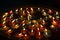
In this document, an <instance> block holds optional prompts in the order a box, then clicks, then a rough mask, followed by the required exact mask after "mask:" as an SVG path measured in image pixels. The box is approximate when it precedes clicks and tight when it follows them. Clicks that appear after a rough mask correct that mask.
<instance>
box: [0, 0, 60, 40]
mask: <svg viewBox="0 0 60 40" xmlns="http://www.w3.org/2000/svg"><path fill="white" fill-rule="evenodd" d="M40 6H43V7H49V8H53V9H55V10H58V11H60V1H59V0H36V1H34V0H25V1H21V0H14V1H12V0H0V14H1V12H3V11H5V10H8V9H11V8H15V7H16V8H17V7H40ZM59 34H60V33H58V32H55V34H54V36H53V37H52V39H50V40H57V39H59V38H60V37H59V36H60V35H59ZM0 40H11V39H9V38H7V37H5V36H1V35H0Z"/></svg>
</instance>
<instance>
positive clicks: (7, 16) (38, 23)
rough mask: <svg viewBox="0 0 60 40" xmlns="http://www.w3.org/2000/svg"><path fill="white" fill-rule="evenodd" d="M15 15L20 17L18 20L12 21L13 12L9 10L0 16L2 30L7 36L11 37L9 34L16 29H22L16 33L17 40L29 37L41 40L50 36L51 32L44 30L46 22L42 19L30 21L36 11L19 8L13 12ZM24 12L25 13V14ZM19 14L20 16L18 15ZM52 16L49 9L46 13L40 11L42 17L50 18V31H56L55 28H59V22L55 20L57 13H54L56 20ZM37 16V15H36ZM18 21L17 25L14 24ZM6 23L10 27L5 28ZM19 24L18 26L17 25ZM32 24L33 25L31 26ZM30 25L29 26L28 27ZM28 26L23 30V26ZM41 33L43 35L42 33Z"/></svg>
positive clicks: (57, 16)
mask: <svg viewBox="0 0 60 40" xmlns="http://www.w3.org/2000/svg"><path fill="white" fill-rule="evenodd" d="M37 10H38V11H41V9H40V8H37ZM15 11H16V12H15V13H16V15H17V14H18V15H20V16H19V18H20V19H18V18H17V19H14V18H13V15H14V12H13V11H12V10H11V11H10V12H6V13H4V15H3V16H2V18H3V19H2V30H4V31H5V33H6V34H8V35H9V36H12V35H11V34H12V33H13V32H14V31H13V30H15V29H18V28H20V27H21V28H23V29H21V30H20V32H19V33H16V34H15V35H13V36H15V37H17V38H22V39H25V40H27V39H29V37H31V36H35V37H36V38H37V39H42V38H43V36H45V37H46V38H48V37H50V36H51V31H50V30H49V29H47V28H46V26H45V25H46V24H47V25H48V22H46V21H45V20H44V19H43V18H40V19H37V20H35V19H34V20H31V17H32V15H33V13H34V12H35V11H36V10H34V9H33V8H30V11H29V8H26V10H23V8H20V11H19V10H18V9H16V10H15ZM25 11H26V12H27V13H25ZM19 12H20V14H19ZM51 14H54V13H53V12H52V10H51V9H49V11H48V13H46V12H45V10H44V9H43V10H42V15H43V16H45V17H46V18H50V19H51V21H50V22H51V24H52V25H50V26H49V27H50V28H51V29H56V28H57V26H58V28H59V27H60V21H59V20H57V19H58V18H60V17H59V12H55V15H56V18H55V17H53V15H51ZM38 15H39V14H38ZM47 15H48V17H47ZM26 16H27V19H26V20H25V19H24V18H25V17H26ZM18 20H22V21H21V22H19V21H18ZM16 21H18V23H17V22H16ZM7 22H8V23H9V24H8V25H9V26H10V27H11V28H10V27H8V26H7ZM19 23H20V24H19ZM32 23H33V25H32ZM29 24H30V25H29ZM25 25H28V28H25V27H24V26H25ZM42 32H43V33H42Z"/></svg>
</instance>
